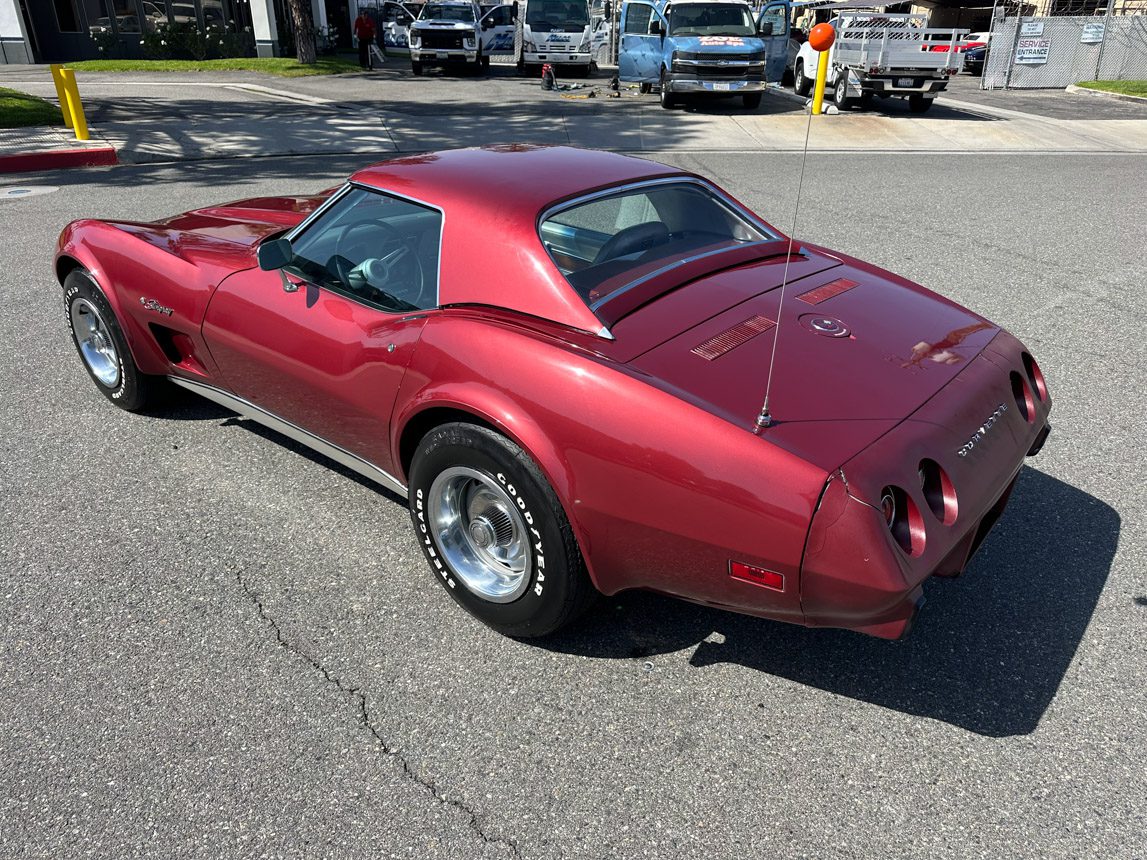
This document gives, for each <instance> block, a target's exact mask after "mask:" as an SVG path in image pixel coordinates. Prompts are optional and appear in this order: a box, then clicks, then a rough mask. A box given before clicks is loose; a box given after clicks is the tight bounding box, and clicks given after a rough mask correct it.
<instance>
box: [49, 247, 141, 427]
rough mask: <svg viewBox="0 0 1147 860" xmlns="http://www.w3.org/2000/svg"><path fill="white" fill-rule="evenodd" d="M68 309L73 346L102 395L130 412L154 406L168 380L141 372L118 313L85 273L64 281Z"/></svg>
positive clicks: (66, 308)
mask: <svg viewBox="0 0 1147 860" xmlns="http://www.w3.org/2000/svg"><path fill="white" fill-rule="evenodd" d="M64 309H65V314H66V316H67V320H68V327H69V329H70V330H71V332H72V343H73V344H75V347H76V352H78V353H79V355H80V360H81V361H82V362H83V365H84V369H85V370H87V372H88V376H90V377H91V379H92V382H94V383H95V385H96V388H98V389H99V390H100V393H101V394H103V395H104V397H106V398H107V399H108V400H110V401H111V402H112V403H114V404H115V405H116V406H118V407H119V408H120V409H125V410H127V411H128V412H140V411H143V410H144V409H146V408H147V407H148V406H149V405H152V404H153V403H154V401H155V398H156V395H157V394H158V393H159V392H160V391H161V390H162V388H163V382H164V380H163V379H162V377H155V376H148V375H147V374H144V373H142V372H140V369H139V368H138V367H137V366H136V363H135V359H134V358H133V357H132V354H131V349H130V347H129V346H128V343H127V338H126V337H125V336H124V333H123V328H122V327H121V326H120V323H119V320H118V319H117V318H116V315H115V311H114V310H113V309H112V306H111V304H110V303H109V302H108V300H107V299H106V298H105V297H104V294H103V293H102V292H101V291H100V288H99V287H98V286H96V282H95V281H94V280H93V279H92V277H91V275H89V274H88V273H87V272H85V271H83V270H82V269H76V270H75V271H73V272H71V273H70V274H69V275H68V276H67V277H66V278H65V279H64Z"/></svg>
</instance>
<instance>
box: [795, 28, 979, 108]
mask: <svg viewBox="0 0 1147 860" xmlns="http://www.w3.org/2000/svg"><path fill="white" fill-rule="evenodd" d="M828 23H829V25H830V26H831V27H832V28H833V29H834V30H836V41H835V42H834V43H833V45H832V47H831V48H829V52H828V86H829V87H832V88H833V102H834V103H835V104H836V106H837V107H838V108H840V109H841V110H845V109H847V108H850V107H853V106H855V105H857V104H859V105H861V106H865V105H867V104H868V103H869V102H870V101H871V99H872V97H873V96H880V97H882V98H883V97H885V96H900V97H902V98H907V99H908V108H909V110H911V111H912V112H913V113H924V111H926V110H928V109H929V108H930V107H932V102H933V101H934V100H935V98H936V96H937V95H939V94H940V93H941V92H943V91H944V89H945V88H946V87H947V86H948V78H950V77H951V76H952V75H956V74H959V72H960V68H961V66H962V65H963V62H964V54H963V51H962V48H963V45H962V41H963V36H964V34H965V33H966V32H967V31H965V30H938V29H930V28H929V27H928V17H927V16H926V15H892V14H883V13H878V12H849V13H843V14H840V15H837V16H836V17H835V18H833V19H832V20H831V21H829V22H828ZM818 56H819V55H818V53H817V52H816V51H814V50H813V49H812V46H811V45H809V44H808V43H807V42H805V44H803V45H801V47H800V50H799V51H798V52H797V56H796V61H795V63H794V67H793V81H794V88H795V89H796V91H797V93H799V94H800V95H802V96H803V95H808V94H809V91H810V90H811V89H812V86H813V82H814V81H815V80H816V67H817V59H818Z"/></svg>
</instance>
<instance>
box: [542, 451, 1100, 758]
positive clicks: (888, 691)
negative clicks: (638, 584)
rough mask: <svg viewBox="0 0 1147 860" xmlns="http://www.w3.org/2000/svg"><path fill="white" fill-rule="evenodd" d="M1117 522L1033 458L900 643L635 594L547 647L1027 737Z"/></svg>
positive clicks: (1058, 678)
mask: <svg viewBox="0 0 1147 860" xmlns="http://www.w3.org/2000/svg"><path fill="white" fill-rule="evenodd" d="M1119 532H1120V517H1119V514H1118V513H1117V512H1116V511H1115V510H1113V509H1112V508H1111V507H1109V506H1108V505H1106V504H1104V503H1103V502H1101V501H1099V500H1098V499H1096V498H1094V497H1092V496H1090V495H1088V494H1087V493H1085V492H1083V491H1081V490H1079V489H1077V488H1076V487H1073V486H1071V485H1069V484H1065V483H1063V482H1062V481H1059V480H1056V479H1055V478H1052V477H1050V476H1048V475H1045V474H1043V473H1042V472H1038V471H1036V470H1035V469H1031V468H1025V469H1024V470H1023V473H1022V474H1021V476H1020V480H1019V482H1018V483H1017V485H1016V489H1015V492H1014V494H1013V495H1012V499H1011V502H1010V504H1009V506H1008V509H1007V511H1006V513H1005V514H1004V516H1003V518H1002V520H1001V522H1000V523H999V524H998V525H997V526H996V528H995V530H994V531H993V533H992V534H991V536H990V537H989V538H988V540H987V541H986V543H985V544H984V546H983V548H982V549H981V550H980V553H979V554H978V555H977V557H976V559H975V561H974V562H973V563H972V565H971V567H970V570H969V571H968V573H966V574H965V575H964V576H963V577H962V578H960V579H957V580H940V579H937V580H933V581H931V582H929V583H928V584H927V585H926V586H925V594H926V597H927V601H928V605H927V606H926V607H925V608H924V610H923V612H922V615H921V617H920V618H919V619H918V621H917V624H916V626H915V628H914V629H913V631H912V633H911V635H910V636H909V637H908V638H907V639H906V640H904V641H901V642H888V641H884V640H880V639H873V638H870V637H867V636H863V635H861V634H857V633H851V632H848V631H842V630H810V629H806V628H802V627H798V626H790V625H786V624H782V623H779V622H771V621H765V620H760V619H755V618H750V617H747V616H741V615H735V614H732V613H728V612H721V611H719V610H715V609H709V608H706V607H701V606H694V605H691V604H688V603H683V602H681V601H677V600H672V599H670V598H667V597H662V596H658V595H653V594H646V593H628V594H622V595H619V596H618V597H616V598H614V599H610V600H603V601H602V602H601V604H599V606H598V608H597V609H596V610H594V611H593V612H592V613H591V614H590V615H589V616H588V617H587V618H586V619H585V620H584V621H583V622H582V623H580V624H578V625H576V626H575V627H574V628H572V629H570V630H569V631H568V632H565V633H562V634H559V635H557V636H554V637H551V638H549V639H546V640H541V641H539V642H538V643H537V644H538V645H540V646H541V647H544V648H548V649H551V650H555V651H560V652H565V653H574V654H579V655H586V656H592V657H599V658H614V659H644V658H648V657H650V656H653V655H656V654H664V653H670V652H674V651H680V650H682V649H685V648H688V647H690V646H695V649H696V650H695V651H694V652H693V655H692V657H691V658H690V661H689V662H690V664H691V665H692V666H694V667H695V668H696V669H697V670H698V671H705V670H706V668H708V667H710V666H714V665H717V664H721V663H730V664H736V665H739V666H744V667H746V668H748V669H754V670H757V671H760V672H767V673H769V674H772V675H776V676H779V677H782V678H787V679H789V680H791V681H795V682H798V683H801V684H806V685H808V686H810V687H815V688H818V689H821V690H825V691H827V692H831V693H834V694H837V695H842V696H849V697H851V698H854V699H858V700H861V701H865V702H869V703H871V704H875V705H880V706H882V707H886V708H892V709H894V710H897V711H901V712H904V713H907V714H916V715H919V716H925V717H931V718H932V719H936V720H941V721H943V722H947V723H951V724H953V725H956V726H959V727H961V728H964V729H967V730H968V731H971V732H975V733H977V734H981V735H988V736H992V737H1005V736H1012V735H1023V734H1029V733H1030V732H1032V731H1034V730H1035V729H1036V727H1037V726H1038V724H1039V721H1040V718H1041V717H1042V716H1043V714H1044V712H1045V711H1046V710H1047V708H1048V706H1049V705H1050V703H1051V701H1052V699H1054V698H1055V694H1056V691H1057V690H1058V689H1059V685H1060V683H1061V682H1062V680H1063V677H1064V674H1065V673H1066V671H1067V668H1068V666H1069V665H1070V664H1071V661H1072V658H1073V656H1074V655H1075V652H1076V649H1077V647H1078V646H1079V643H1080V640H1081V639H1082V637H1083V635H1084V632H1085V631H1086V629H1087V626H1088V623H1089V621H1090V619H1091V616H1092V613H1093V612H1094V610H1095V606H1096V603H1097V601H1098V599H1099V595H1100V593H1101V592H1102V590H1103V586H1104V583H1105V582H1106V580H1107V576H1108V572H1109V571H1110V568H1111V564H1112V561H1113V559H1114V557H1115V550H1116V546H1117V545H1118V541H1119ZM715 634H716V635H715ZM722 638H723V641H721V640H722Z"/></svg>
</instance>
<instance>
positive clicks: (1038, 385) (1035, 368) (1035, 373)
mask: <svg viewBox="0 0 1147 860" xmlns="http://www.w3.org/2000/svg"><path fill="white" fill-rule="evenodd" d="M1022 358H1023V361H1024V370H1026V371H1027V374H1028V381H1029V382H1031V385H1032V388H1033V389H1034V390H1035V396H1036V397H1038V398H1039V399H1040V400H1047V382H1045V381H1044V378H1043V371H1042V370H1040V369H1039V365H1038V364H1036V360H1035V359H1034V358H1032V357H1031V355H1030V354H1029V353H1026V352H1025V353H1024V354H1023V356H1022Z"/></svg>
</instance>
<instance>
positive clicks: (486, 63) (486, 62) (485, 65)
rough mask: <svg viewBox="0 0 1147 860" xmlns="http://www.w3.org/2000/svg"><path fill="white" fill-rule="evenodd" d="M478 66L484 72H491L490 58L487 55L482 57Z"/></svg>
mask: <svg viewBox="0 0 1147 860" xmlns="http://www.w3.org/2000/svg"><path fill="white" fill-rule="evenodd" d="M478 64H479V65H480V66H481V67H482V71H483V72H488V71H490V58H489V56H487V55H486V54H483V55H482V58H481V59H480V60H479V61H478Z"/></svg>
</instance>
